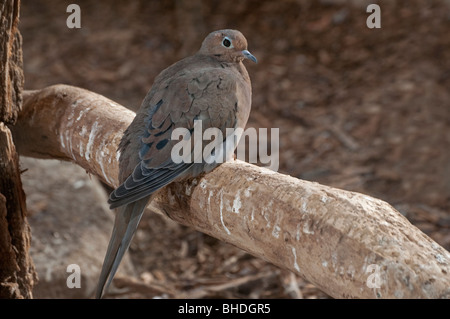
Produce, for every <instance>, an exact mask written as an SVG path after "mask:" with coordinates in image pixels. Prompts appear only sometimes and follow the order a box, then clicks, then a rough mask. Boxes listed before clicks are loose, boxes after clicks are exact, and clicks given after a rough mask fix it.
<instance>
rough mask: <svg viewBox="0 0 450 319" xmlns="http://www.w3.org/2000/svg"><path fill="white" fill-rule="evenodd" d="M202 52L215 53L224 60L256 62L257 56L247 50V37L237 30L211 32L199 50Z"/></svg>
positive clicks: (214, 54)
mask: <svg viewBox="0 0 450 319" xmlns="http://www.w3.org/2000/svg"><path fill="white" fill-rule="evenodd" d="M199 52H200V53H201V54H205V55H213V56H215V57H216V58H217V59H218V60H219V61H223V62H241V61H243V60H244V59H249V60H251V61H253V62H255V63H256V61H257V60H256V58H255V57H254V56H253V55H252V54H251V53H250V52H249V51H248V50H247V39H245V37H244V35H243V34H242V33H241V32H239V31H237V30H230V29H226V30H219V31H214V32H211V33H210V34H209V35H208V36H207V37H206V38H205V40H203V43H202V47H201V48H200V51H199Z"/></svg>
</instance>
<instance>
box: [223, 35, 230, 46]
mask: <svg viewBox="0 0 450 319" xmlns="http://www.w3.org/2000/svg"><path fill="white" fill-rule="evenodd" d="M222 45H223V46H224V47H225V48H231V47H232V45H231V40H230V39H229V38H228V37H225V38H223V41H222Z"/></svg>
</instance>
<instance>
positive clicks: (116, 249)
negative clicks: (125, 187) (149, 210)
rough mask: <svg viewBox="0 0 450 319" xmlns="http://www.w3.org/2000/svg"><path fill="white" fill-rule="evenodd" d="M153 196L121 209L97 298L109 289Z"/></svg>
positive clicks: (104, 264)
mask: <svg viewBox="0 0 450 319" xmlns="http://www.w3.org/2000/svg"><path fill="white" fill-rule="evenodd" d="M150 197H151V196H147V197H145V198H142V199H139V200H137V201H135V202H132V203H129V204H126V205H124V206H121V207H119V209H118V212H117V215H116V220H115V222H114V229H113V232H112V235H111V240H110V241H109V246H108V250H107V251H106V256H105V260H104V261H103V267H102V272H101V273H100V278H99V281H98V285H97V292H96V294H95V297H96V298H101V297H102V295H103V292H104V291H105V290H106V289H107V288H108V286H109V285H110V283H111V281H112V279H113V278H114V275H115V274H116V271H117V268H118V267H119V264H120V262H121V260H122V258H123V255H124V254H125V252H126V251H127V249H128V247H129V246H130V242H131V239H132V238H133V235H134V233H135V232H136V229H137V227H138V224H139V221H140V220H141V217H142V214H143V212H144V209H145V206H147V203H148V202H149V200H150Z"/></svg>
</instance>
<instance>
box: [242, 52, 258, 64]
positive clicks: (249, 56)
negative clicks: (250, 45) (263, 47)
mask: <svg viewBox="0 0 450 319" xmlns="http://www.w3.org/2000/svg"><path fill="white" fill-rule="evenodd" d="M242 54H243V55H244V58H246V59H249V60H252V61H253V62H255V63H258V60H257V59H256V58H255V56H254V55H253V54H251V53H250V52H249V51H248V50H244V51H242Z"/></svg>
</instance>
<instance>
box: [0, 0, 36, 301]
mask: <svg viewBox="0 0 450 319" xmlns="http://www.w3.org/2000/svg"><path fill="white" fill-rule="evenodd" d="M19 7H20V1H19V0H6V1H2V2H1V4H0V21H1V23H0V298H31V297H32V289H33V285H34V282H35V280H36V273H35V271H34V266H33V263H32V261H31V258H30V256H29V254H28V251H29V248H30V239H31V236H30V227H29V225H28V222H27V219H26V204H25V193H24V192H23V190H22V182H21V180H20V168H19V156H18V154H17V152H16V148H15V146H14V143H13V140H12V135H11V131H10V130H9V128H8V127H7V126H6V125H5V124H8V125H14V123H15V122H16V120H17V116H18V114H19V111H20V109H21V106H22V88H23V71H22V38H21V36H20V33H19V31H18V29H17V24H18V21H19Z"/></svg>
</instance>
